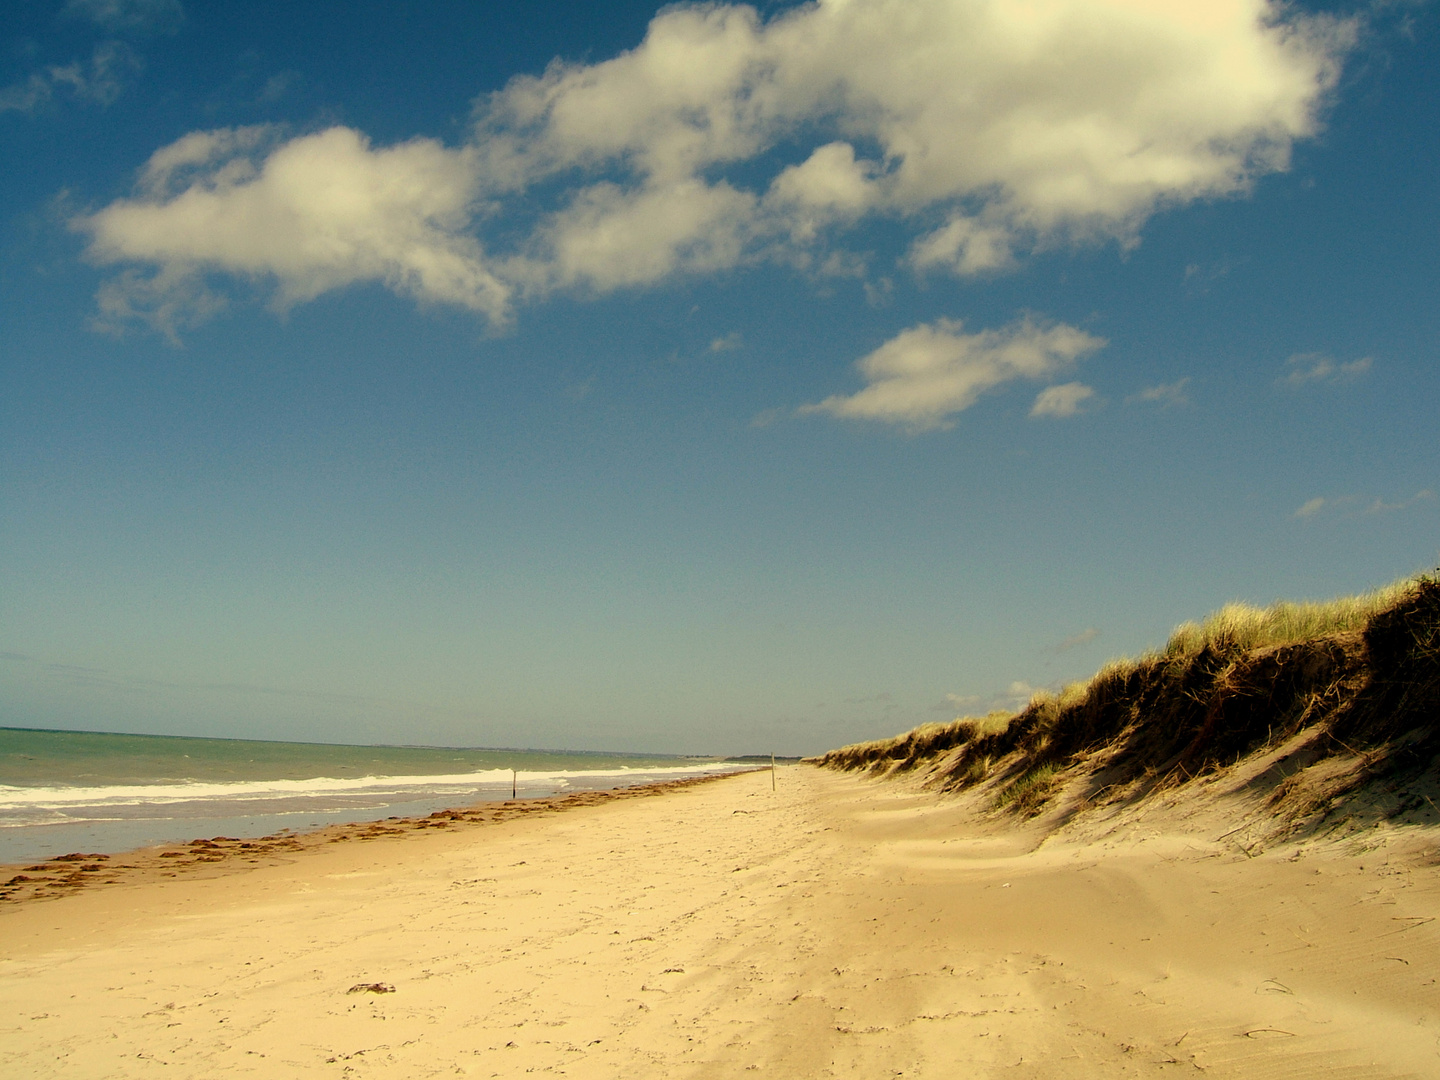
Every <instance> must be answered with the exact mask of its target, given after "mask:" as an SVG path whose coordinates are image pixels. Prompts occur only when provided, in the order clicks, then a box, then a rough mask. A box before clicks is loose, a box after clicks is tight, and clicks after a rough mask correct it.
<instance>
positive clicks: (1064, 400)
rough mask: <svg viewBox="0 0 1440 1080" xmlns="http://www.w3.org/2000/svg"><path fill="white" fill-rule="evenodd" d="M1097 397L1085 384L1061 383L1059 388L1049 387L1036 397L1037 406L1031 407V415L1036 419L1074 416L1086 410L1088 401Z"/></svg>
mask: <svg viewBox="0 0 1440 1080" xmlns="http://www.w3.org/2000/svg"><path fill="white" fill-rule="evenodd" d="M1094 396H1095V391H1094V390H1093V389H1091V388H1090V387H1088V386H1086V385H1085V384H1084V383H1078V382H1072V383H1061V384H1060V385H1059V386H1047V387H1046V388H1045V389H1044V390H1041V391H1040V393H1039V394H1037V395H1036V397H1035V404H1034V405H1032V406H1031V407H1030V415H1031V416H1034V417H1041V416H1054V417H1066V416H1074V415H1076V414H1077V413H1079V412H1080V411H1082V409H1083V408H1084V405H1085V403H1086V402H1087V401H1089V400H1090V399H1091V398H1093V397H1094Z"/></svg>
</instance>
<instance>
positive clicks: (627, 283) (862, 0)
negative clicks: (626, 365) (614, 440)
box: [77, 0, 1353, 321]
mask: <svg viewBox="0 0 1440 1080" xmlns="http://www.w3.org/2000/svg"><path fill="white" fill-rule="evenodd" d="M1352 39H1353V27H1352V26H1351V25H1350V24H1348V23H1344V22H1339V21H1336V20H1333V19H1328V18H1323V17H1311V16H1301V15H1295V14H1293V13H1290V12H1288V11H1286V10H1283V9H1282V8H1281V7H1280V6H1278V5H1274V4H1270V3H1267V2H1265V0H1209V2H1207V3H1205V4H1170V3H1164V2H1162V0H1035V2H1033V3H1026V4H1016V3H1013V2H1009V0H820V2H818V3H813V4H805V5H802V6H798V7H794V8H791V9H789V10H787V11H785V12H783V13H781V14H779V15H777V16H775V17H773V18H771V19H769V20H763V19H762V18H761V17H760V16H759V15H757V14H756V12H755V11H754V10H753V9H752V8H749V7H744V6H735V5H723V4H722V5H705V6H676V7H669V8H666V9H665V10H663V11H662V12H661V13H660V14H659V15H657V16H656V17H655V19H654V20H653V21H652V23H651V24H650V28H649V31H648V33H647V35H646V37H645V39H644V40H643V41H642V42H641V43H640V44H639V45H637V46H636V47H635V48H634V49H633V50H631V51H629V52H626V53H623V54H621V55H620V56H617V57H615V58H613V59H611V60H607V61H604V62H601V63H594V64H578V63H563V62H559V61H557V62H555V63H553V64H552V65H551V66H550V67H549V68H548V69H547V70H546V71H545V72H544V73H543V74H541V75H538V76H520V77H517V78H515V79H513V80H511V82H510V83H509V84H508V85H507V86H505V87H504V88H503V89H502V90H500V91H497V92H496V93H494V94H492V95H489V96H487V97H485V98H483V99H481V100H480V101H478V102H477V106H476V119H475V123H474V126H473V130H472V133H471V135H470V137H469V138H468V139H467V141H466V142H465V143H464V145H461V146H458V147H447V146H443V145H441V144H439V143H436V142H433V141H430V140H415V141H412V142H407V143H402V144H400V145H397V146H389V147H376V146H373V145H371V144H370V143H369V142H368V141H367V140H366V139H365V138H364V137H363V136H362V135H360V134H359V133H357V132H354V131H351V130H348V129H345V128H333V129H331V130H329V131H324V132H318V133H314V134H308V135H302V136H299V137H296V138H294V139H292V140H290V141H281V142H276V143H271V144H266V145H264V146H260V145H253V146H244V145H242V143H243V140H242V139H240V138H238V137H237V133H235V132H214V133H196V134H192V135H190V136H187V137H186V140H181V142H180V143H177V144H175V145H174V146H172V147H166V148H163V149H162V150H160V151H158V152H157V156H164V155H167V154H169V155H171V156H173V155H174V153H175V151H176V147H181V146H185V145H195V144H189V143H187V140H198V143H204V144H205V145H206V146H208V147H209V149H210V152H209V153H208V154H207V155H206V156H204V157H202V158H197V159H195V160H194V161H192V162H190V169H189V171H188V172H186V173H185V174H184V175H183V182H181V183H179V184H170V185H168V186H166V187H164V188H155V187H151V186H142V187H141V188H140V189H139V190H138V191H137V193H136V194H135V195H134V196H133V197H131V198H129V199H124V200H120V201H118V202H115V203H113V204H111V205H109V206H107V207H104V208H102V209H101V210H99V211H98V212H97V213H95V214H93V215H90V216H89V217H86V218H84V219H82V220H80V221H79V222H77V226H78V227H79V228H81V229H82V230H84V231H86V232H88V233H89V234H90V235H91V236H92V237H93V241H92V244H91V247H90V255H91V257H92V258H93V259H95V260H96V261H98V262H101V263H106V264H114V265H119V266H127V267H130V268H132V270H133V269H135V268H145V269H146V271H147V272H148V273H149V274H150V275H152V276H151V277H149V278H144V277H143V275H140V276H132V279H131V280H132V281H134V282H136V283H137V284H135V286H134V288H135V290H136V291H135V296H134V303H135V310H136V312H137V313H143V311H144V310H149V309H154V307H155V306H156V305H157V304H159V303H160V302H161V300H160V299H159V298H157V297H155V296H154V295H151V294H153V293H154V292H155V290H156V289H157V288H160V289H161V291H162V292H163V291H164V289H163V285H164V283H165V282H167V281H169V282H188V283H189V284H188V287H189V288H190V289H192V290H193V289H194V280H195V277H196V275H203V274H215V273H217V272H219V273H221V274H236V275H240V276H244V277H247V278H252V279H257V280H260V281H265V282H270V283H273V284H275V285H277V286H278V295H279V298H280V301H281V302H282V303H293V302H295V301H296V300H301V299H306V298H309V297H312V296H315V295H318V294H319V293H321V292H324V291H326V290H327V289H331V288H336V287H338V286H342V285H345V284H348V283H350V282H355V281H367V280H368V281H380V282H384V283H386V284H388V285H389V286H390V287H392V288H394V289H396V290H397V291H400V292H404V293H407V294H410V295H414V296H416V297H418V298H421V299H425V300H433V301H439V302H443V303H452V304H459V305H462V306H465V307H470V308H473V309H475V310H477V311H480V312H482V313H484V314H485V315H486V316H487V317H488V318H490V319H492V320H496V321H502V320H503V319H504V318H505V317H506V314H507V313H508V312H509V310H510V308H511V306H512V305H513V303H515V302H516V301H518V300H521V299H524V298H535V297H542V296H544V295H546V294H548V293H550V292H553V291H555V290H557V289H565V290H579V291H582V292H587V293H603V292H606V291H608V290H612V289H616V288H622V287H635V286H644V285H649V284H653V283H656V282H661V281H664V280H666V279H668V278H671V277H673V276H674V275H677V274H687V273H689V274H694V273H701V274H703V273H709V272H713V271H716V270H721V269H726V268H729V267H734V266H736V265H741V264H744V263H746V262H748V261H754V260H760V259H780V260H783V261H786V262H788V263H792V264H795V265H800V266H810V267H815V268H819V267H822V266H823V265H825V264H826V262H827V260H832V257H833V256H834V255H835V254H836V252H837V251H842V250H843V247H844V243H845V238H846V236H847V233H848V232H849V231H850V230H851V229H853V228H855V227H856V226H857V225H858V224H860V223H863V222H864V221H865V220H866V219H867V218H870V217H873V216H876V215H885V216H886V217H888V218H890V219H892V220H897V219H898V220H901V221H903V222H905V223H906V224H907V225H908V228H909V233H910V237H911V241H912V247H911V251H910V256H909V261H910V263H911V264H912V266H914V267H915V268H917V269H925V270H928V271H935V270H946V271H949V272H953V273H958V274H974V273H981V272H998V271H1002V270H1004V269H1006V268H1007V267H1010V266H1012V265H1014V264H1015V263H1017V261H1019V260H1020V259H1023V257H1024V255H1025V253H1026V252H1027V251H1029V250H1032V249H1034V248H1036V247H1037V246H1044V245H1050V244H1056V243H1071V242H1077V241H1079V242H1089V241H1103V240H1118V241H1120V242H1122V243H1125V242H1129V241H1131V240H1133V239H1134V237H1135V236H1136V235H1137V232H1138V230H1139V229H1140V227H1141V226H1142V224H1143V223H1144V221H1145V220H1146V218H1147V217H1149V216H1150V215H1151V214H1153V213H1155V212H1156V211H1157V210H1158V209H1160V208H1162V207H1165V206H1167V205H1175V204H1180V203H1184V202H1186V201H1189V200H1193V199H1197V198H1205V197H1215V196H1224V195H1230V194H1234V193H1238V192H1243V191H1244V190H1245V189H1246V188H1247V186H1248V185H1249V184H1250V183H1251V182H1252V181H1253V180H1254V179H1255V178H1256V177H1257V176H1260V175H1263V174H1265V173H1267V172H1273V171H1276V170H1280V169H1283V168H1285V167H1286V165H1287V163H1288V157H1289V153H1290V148H1291V146H1292V144H1293V142H1294V141H1295V140H1296V139H1301V138H1304V137H1306V136H1308V135H1310V134H1312V133H1313V132H1314V131H1315V129H1316V126H1317V113H1318V110H1319V109H1320V107H1321V105H1322V104H1323V100H1324V97H1325V94H1326V92H1327V90H1328V89H1329V88H1330V87H1332V86H1333V85H1334V82H1335V78H1336V75H1337V70H1338V66H1339V63H1340V61H1341V59H1342V58H1343V55H1344V53H1345V52H1346V50H1347V49H1348V48H1349V45H1350V42H1351V40H1352ZM182 156H183V155H182ZM522 197H523V199H524V200H525V203H526V207H527V208H533V207H535V206H539V207H540V214H539V217H538V218H526V217H523V216H521V215H520V214H519V213H518V211H517V212H512V208H514V207H515V206H516V204H517V202H518V201H519V200H520V199H522ZM527 212H529V210H528V209H527ZM237 222H238V223H243V224H237ZM500 237H505V238H506V240H505V242H504V243H501V242H500V239H499V238H500ZM142 279H143V280H142ZM177 287H178V286H177ZM146 289H148V290H150V293H149V294H147V293H146V292H145V290H146ZM181 291H182V292H183V289H182V290H181ZM145 305H149V308H148V309H147V308H146V307H145Z"/></svg>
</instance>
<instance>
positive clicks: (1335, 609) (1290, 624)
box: [1163, 577, 1420, 658]
mask: <svg viewBox="0 0 1440 1080" xmlns="http://www.w3.org/2000/svg"><path fill="white" fill-rule="evenodd" d="M1419 580H1420V579H1419V578H1416V577H1408V578H1401V579H1400V580H1399V581H1394V582H1391V583H1390V584H1389V585H1385V586H1383V587H1381V588H1379V589H1375V590H1373V591H1371V592H1367V593H1359V594H1357V595H1355V596H1341V597H1337V598H1336V599H1334V600H1322V601H1304V602H1301V603H1291V602H1287V601H1283V600H1282V601H1279V602H1277V603H1274V604H1271V605H1270V606H1269V607H1264V608H1262V607H1255V606H1253V605H1251V604H1244V603H1232V604H1226V605H1225V606H1224V607H1222V608H1221V609H1220V610H1219V611H1215V612H1212V613H1211V614H1210V615H1208V616H1206V617H1205V619H1203V620H1202V621H1200V622H1198V623H1195V622H1187V623H1181V624H1180V625H1179V626H1177V627H1176V628H1175V630H1174V632H1173V633H1171V635H1170V640H1169V641H1167V642H1166V643H1165V648H1164V650H1163V655H1164V656H1166V657H1172V658H1173V657H1184V656H1194V655H1196V654H1198V653H1200V652H1202V651H1203V650H1205V649H1207V648H1209V649H1227V650H1234V649H1239V650H1244V651H1249V650H1252V649H1264V648H1273V647H1275V646H1277V645H1294V644H1298V643H1299V642H1302V641H1309V640H1311V639H1313V638H1318V637H1325V636H1328V635H1333V634H1344V633H1352V632H1354V631H1358V630H1363V629H1364V628H1365V625H1366V624H1367V623H1368V622H1369V621H1370V620H1371V619H1372V618H1373V617H1374V616H1375V615H1377V614H1379V613H1380V612H1382V611H1384V610H1386V609H1387V608H1391V607H1394V606H1395V604H1396V603H1397V602H1399V601H1400V600H1401V599H1402V598H1404V597H1405V596H1406V595H1408V594H1409V593H1412V592H1414V591H1415V588H1416V585H1417V583H1418V581H1419Z"/></svg>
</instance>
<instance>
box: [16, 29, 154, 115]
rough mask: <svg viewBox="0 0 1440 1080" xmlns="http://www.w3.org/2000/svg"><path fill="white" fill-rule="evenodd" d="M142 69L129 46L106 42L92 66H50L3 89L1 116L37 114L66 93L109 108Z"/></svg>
mask: <svg viewBox="0 0 1440 1080" xmlns="http://www.w3.org/2000/svg"><path fill="white" fill-rule="evenodd" d="M139 69H140V58H139V57H138V56H136V55H135V53H134V51H133V50H131V49H130V47H129V46H127V45H126V44H124V43H123V42H120V41H105V42H102V43H100V44H99V45H97V46H95V51H94V52H93V53H91V55H90V61H89V63H82V62H80V61H79V60H76V61H75V62H73V63H70V64H66V65H64V66H63V67H62V66H58V65H54V66H51V67H47V68H46V69H45V70H44V71H38V72H36V73H35V74H33V75H31V76H30V77H29V78H28V79H25V80H24V81H23V82H17V83H11V84H10V85H9V86H7V87H4V88H3V89H0V113H6V112H34V111H35V110H36V109H39V108H40V107H42V106H44V105H47V104H49V103H50V102H51V101H52V100H54V99H55V98H56V97H57V96H60V95H66V94H68V95H70V96H71V97H73V98H75V99H76V100H79V101H93V102H95V103H96V104H98V105H101V106H105V105H110V104H112V103H113V102H114V101H115V99H116V98H118V97H119V96H120V93H121V91H122V90H123V89H124V88H125V80H126V79H127V78H128V77H129V76H130V75H132V74H133V73H134V72H136V71H138V70H139Z"/></svg>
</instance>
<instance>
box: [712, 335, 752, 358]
mask: <svg viewBox="0 0 1440 1080" xmlns="http://www.w3.org/2000/svg"><path fill="white" fill-rule="evenodd" d="M744 347H745V339H744V337H742V336H741V334H740V331H739V330H732V331H730V333H728V334H726V335H725V336H724V337H717V338H716V339H715V340H714V341H712V342H710V351H711V352H712V353H720V352H733V351H734V350H736V349H743V348H744Z"/></svg>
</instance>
